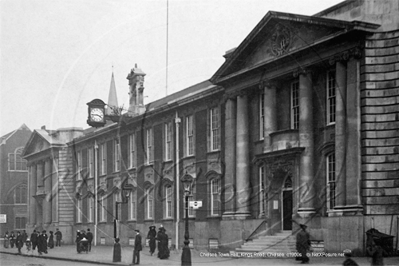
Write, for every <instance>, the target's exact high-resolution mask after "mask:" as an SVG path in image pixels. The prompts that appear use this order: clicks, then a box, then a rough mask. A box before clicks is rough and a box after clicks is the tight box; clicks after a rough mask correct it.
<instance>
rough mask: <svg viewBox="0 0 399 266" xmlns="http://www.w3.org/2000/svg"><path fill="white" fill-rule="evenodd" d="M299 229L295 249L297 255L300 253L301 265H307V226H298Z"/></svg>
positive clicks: (308, 239)
mask: <svg viewBox="0 0 399 266" xmlns="http://www.w3.org/2000/svg"><path fill="white" fill-rule="evenodd" d="M299 226H300V227H301V231H299V233H298V234H297V235H296V249H297V251H298V252H299V253H301V257H300V258H299V260H301V261H302V262H301V263H302V264H305V263H309V257H308V256H307V254H306V253H307V252H308V250H309V248H310V235H309V233H308V232H307V231H306V228H307V226H306V225H304V224H300V225H299Z"/></svg>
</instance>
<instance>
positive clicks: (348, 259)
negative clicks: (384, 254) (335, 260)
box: [342, 250, 359, 266]
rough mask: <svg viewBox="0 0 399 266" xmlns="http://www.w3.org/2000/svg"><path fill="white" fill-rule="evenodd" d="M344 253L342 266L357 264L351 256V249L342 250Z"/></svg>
mask: <svg viewBox="0 0 399 266" xmlns="http://www.w3.org/2000/svg"><path fill="white" fill-rule="evenodd" d="M344 255H345V261H344V262H343V263H342V265H343V266H359V265H358V264H357V263H356V261H354V260H353V259H352V258H351V257H352V253H351V251H350V250H349V251H346V252H344Z"/></svg>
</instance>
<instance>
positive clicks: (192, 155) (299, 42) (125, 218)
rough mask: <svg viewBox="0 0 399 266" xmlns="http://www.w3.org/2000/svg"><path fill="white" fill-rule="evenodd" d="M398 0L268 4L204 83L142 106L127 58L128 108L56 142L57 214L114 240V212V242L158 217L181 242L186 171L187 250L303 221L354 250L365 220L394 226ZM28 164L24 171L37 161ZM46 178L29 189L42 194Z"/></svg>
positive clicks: (139, 77) (100, 239) (138, 74)
mask: <svg viewBox="0 0 399 266" xmlns="http://www.w3.org/2000/svg"><path fill="white" fill-rule="evenodd" d="M398 4H399V3H398V2H396V1H385V0H384V1H374V0H370V1H362V0H349V1H344V2H342V3H340V4H338V5H336V6H334V7H331V8H329V9H327V10H325V11H322V12H320V13H318V14H316V15H315V16H302V15H296V14H287V13H280V12H268V13H267V14H266V15H265V17H264V18H263V19H262V20H261V21H260V22H259V24H258V25H257V26H256V27H255V28H254V29H253V31H252V32H251V33H250V34H249V35H248V36H247V38H245V40H243V42H242V43H241V44H240V45H239V46H238V47H237V48H235V49H232V50H229V51H228V52H227V53H226V54H225V55H224V57H225V58H226V61H225V63H224V64H223V65H222V66H221V67H220V68H219V70H218V71H217V72H216V73H215V74H214V75H213V77H211V79H210V81H205V82H202V83H199V84H196V85H194V86H192V87H189V88H187V89H185V90H182V91H180V92H177V93H175V94H172V95H169V96H167V97H165V98H162V99H160V100H158V101H155V102H153V103H150V104H147V105H144V103H143V101H142V100H143V99H142V98H141V96H140V95H142V93H143V90H144V85H143V77H144V75H145V74H144V73H143V72H142V71H141V70H140V71H138V69H137V67H136V68H134V69H133V70H134V71H133V70H132V72H131V73H130V74H129V76H128V79H129V85H130V87H129V92H130V93H131V94H130V106H129V112H128V113H127V114H125V115H123V116H120V119H118V122H115V123H108V124H107V125H106V126H105V127H104V128H100V129H94V128H90V129H87V130H85V131H84V132H83V134H82V135H79V137H76V138H74V139H70V141H69V142H68V143H67V145H68V147H65V146H62V149H61V150H62V151H63V152H64V153H65V155H66V156H67V158H73V161H69V160H67V159H65V164H64V165H63V166H62V167H61V168H59V170H58V171H61V169H64V170H62V171H65V172H64V173H68V171H72V172H73V173H77V174H76V175H74V179H73V182H70V183H67V184H65V185H64V186H63V187H64V189H65V198H64V200H65V202H63V203H64V204H65V205H63V207H62V208H65V209H63V210H62V211H60V212H59V217H61V216H62V217H64V218H65V219H66V220H65V221H68V224H69V225H70V226H71V228H73V229H74V230H76V229H87V228H94V233H95V239H96V243H97V244H100V243H104V244H112V243H113V238H114V234H115V232H114V220H117V221H118V223H117V224H119V226H118V232H116V235H119V236H121V237H122V238H121V243H123V244H128V243H129V242H130V240H131V239H132V238H133V237H134V233H133V229H140V230H141V231H142V232H146V231H147V230H148V227H149V226H150V225H153V224H155V225H156V226H157V227H158V226H159V225H160V224H162V225H163V226H164V227H165V228H166V229H167V233H168V235H169V237H170V238H171V239H170V240H171V243H173V244H175V245H176V246H178V247H181V246H182V243H183V237H182V236H183V231H184V226H183V219H184V205H183V204H184V201H183V200H181V199H183V198H184V197H183V196H184V191H183V188H182V184H181V182H180V181H181V178H182V177H190V178H191V179H192V180H193V182H192V186H191V189H192V191H193V194H192V196H191V197H190V201H201V202H202V207H201V208H199V209H197V210H193V209H190V211H189V229H190V238H192V243H193V246H194V247H195V248H197V249H206V248H208V244H209V241H210V240H212V241H214V240H215V239H216V240H217V241H218V243H219V246H220V247H226V248H235V247H239V246H240V245H241V244H242V243H243V242H244V241H245V240H246V239H248V238H249V237H251V235H252V234H253V233H254V232H255V231H258V230H260V229H262V230H260V231H262V232H261V234H264V235H274V234H276V233H278V232H281V231H288V232H290V233H291V234H296V232H297V230H298V224H300V223H304V224H307V225H308V228H309V231H310V233H311V236H312V239H313V240H319V241H323V243H324V247H325V250H326V251H330V252H342V251H343V250H344V249H347V248H348V249H352V250H353V252H354V253H356V254H363V253H364V247H365V232H366V231H367V230H369V229H370V228H376V229H378V230H379V231H381V232H384V233H387V234H390V235H395V234H397V231H398V228H397V227H396V223H395V222H394V221H396V220H395V219H396V217H398V214H399V210H398V206H399V204H398V198H397V194H398V192H399V191H398V170H399V169H398V165H399V158H398V148H397V147H398V137H399V136H398V130H399V124H398V116H399V108H398V99H399V98H398V97H399V95H398V78H399V77H398V75H397V73H398V64H399V61H398V60H399V57H398V49H397V46H398V40H399V39H398V38H399V33H398V32H399V31H398V24H397V18H398V17H399V8H398ZM355 19H356V20H362V21H354V20H355ZM114 121H115V120H114ZM61 150H60V152H61ZM35 160H36V159H35ZM43 167H44V168H43ZM71 167H72V168H73V169H72V170H69V169H70V168H71ZM33 169H36V171H34V170H33V172H32V178H33V179H34V178H35V173H36V176H40V175H43V171H46V170H45V169H47V168H46V164H44V166H37V167H36V168H33ZM43 169H44V170H43ZM36 178H38V177H36ZM46 184H47V183H46V182H44V184H42V185H37V186H34V187H32V191H33V194H35V195H36V198H37V199H38V200H39V199H40V197H38V196H40V195H41V194H40V193H38V192H37V191H42V190H43V189H42V188H41V187H44V188H45V187H46ZM125 186H126V187H128V188H129V189H128V192H129V194H127V195H128V197H126V195H125V194H124V188H125ZM34 189H37V191H36V192H34ZM43 191H44V192H41V193H42V194H43V193H44V194H45V193H46V192H45V191H46V190H45V189H44V190H43ZM60 195H61V193H60ZM67 195H68V196H69V198H68V197H67ZM71 195H72V196H73V197H70V196H71ZM32 204H33V205H34V204H37V203H35V202H33V203H32ZM33 205H32V210H33V209H34V208H37V206H33ZM52 206H54V205H52ZM49 209H50V208H49V207H43V208H42V209H40V210H43V211H44V212H46V210H47V212H48V210H49ZM60 210H61V207H60ZM37 215H38V217H37V218H36V224H37V221H42V220H41V219H42V218H40V217H41V216H40V211H39V212H37ZM48 217H49V216H48V215H47V216H43V219H44V218H46V219H45V220H46V221H48V219H49V218H48ZM33 220H34V219H33V218H32V221H33ZM72 221H73V222H72ZM71 230H72V229H71ZM257 233H259V232H257Z"/></svg>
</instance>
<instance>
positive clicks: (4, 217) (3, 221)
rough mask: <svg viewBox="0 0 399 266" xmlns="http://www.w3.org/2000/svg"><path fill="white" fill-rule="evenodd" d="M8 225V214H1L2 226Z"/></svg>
mask: <svg viewBox="0 0 399 266" xmlns="http://www.w3.org/2000/svg"><path fill="white" fill-rule="evenodd" d="M5 223H7V214H0V224H5Z"/></svg>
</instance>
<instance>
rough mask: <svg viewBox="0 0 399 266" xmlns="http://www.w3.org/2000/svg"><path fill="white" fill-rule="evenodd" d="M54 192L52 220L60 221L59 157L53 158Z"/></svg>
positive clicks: (52, 177) (52, 176)
mask: <svg viewBox="0 0 399 266" xmlns="http://www.w3.org/2000/svg"><path fill="white" fill-rule="evenodd" d="M51 179H52V181H51V182H52V183H51V185H52V189H53V191H52V193H54V195H53V198H52V199H51V215H52V218H51V220H52V222H53V223H54V222H58V171H57V159H55V158H54V159H53V161H52V172H51Z"/></svg>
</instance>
